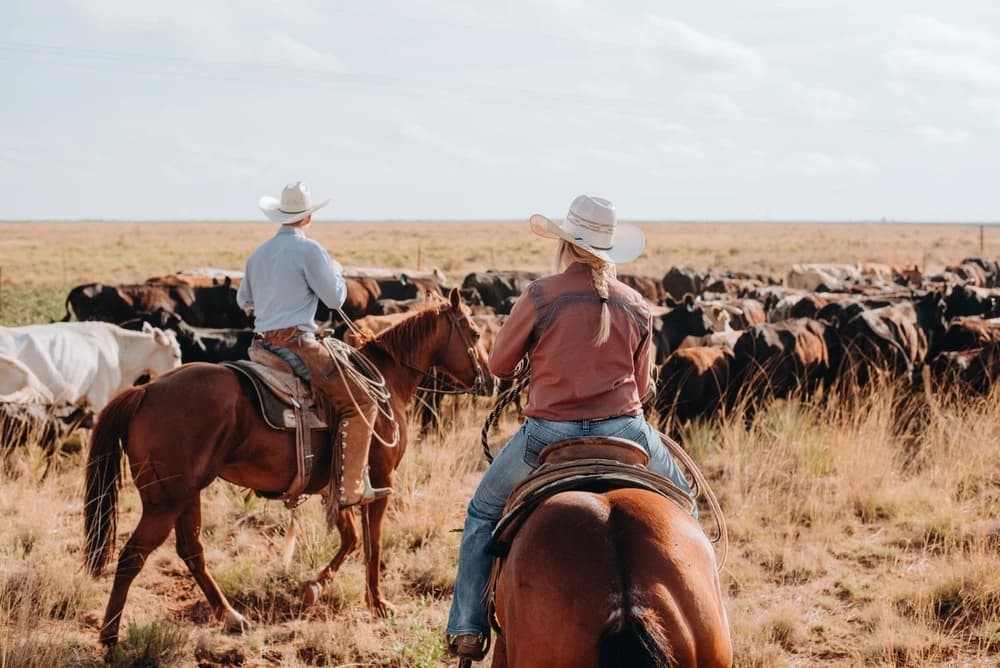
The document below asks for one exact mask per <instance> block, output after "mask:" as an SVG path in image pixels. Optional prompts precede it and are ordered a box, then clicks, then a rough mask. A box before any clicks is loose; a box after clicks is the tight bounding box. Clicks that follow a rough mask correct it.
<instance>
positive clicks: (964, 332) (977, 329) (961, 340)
mask: <svg viewBox="0 0 1000 668" xmlns="http://www.w3.org/2000/svg"><path fill="white" fill-rule="evenodd" d="M991 342H993V343H996V342H1000V321H992V320H983V319H982V318H980V317H978V316H960V317H958V318H952V320H951V321H950V322H949V323H948V329H947V330H946V331H945V333H944V336H943V337H942V339H941V342H940V344H939V345H938V346H936V350H937V351H941V352H945V351H950V352H955V351H960V350H972V349H974V348H980V347H982V346H984V345H986V344H987V343H991Z"/></svg>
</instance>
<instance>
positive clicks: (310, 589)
mask: <svg viewBox="0 0 1000 668" xmlns="http://www.w3.org/2000/svg"><path fill="white" fill-rule="evenodd" d="M321 593H323V588H322V587H320V586H319V583H318V582H306V583H305V584H303V585H302V607H303V608H311V607H312V606H314V605H316V601H318V600H319V595H320V594H321Z"/></svg>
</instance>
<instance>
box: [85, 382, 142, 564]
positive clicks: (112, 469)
mask: <svg viewBox="0 0 1000 668" xmlns="http://www.w3.org/2000/svg"><path fill="white" fill-rule="evenodd" d="M145 396H146V390H145V388H143V387H130V388H128V389H127V390H125V391H123V392H121V393H120V394H119V395H118V396H116V397H115V398H114V399H112V400H111V402H110V403H108V405H107V406H105V407H104V410H102V411H101V414H100V415H99V416H98V417H97V424H96V425H95V426H94V432H93V434H92V435H91V438H90V454H89V455H88V456H87V472H86V484H85V497H84V507H83V523H84V529H85V531H86V540H87V556H86V566H87V570H88V571H89V572H90V574H91V575H92V576H94V577H95V578H96V577H99V576H100V575H101V573H103V572H104V567H105V566H106V565H107V563H108V560H109V559H110V558H111V551H112V548H113V547H114V539H115V535H116V534H117V531H118V490H119V488H120V487H121V484H122V464H123V462H122V453H123V452H125V449H126V448H128V442H127V437H128V426H129V422H130V421H131V420H132V417H133V416H134V415H135V414H136V411H138V410H139V405H140V404H141V403H142V400H143V397H145Z"/></svg>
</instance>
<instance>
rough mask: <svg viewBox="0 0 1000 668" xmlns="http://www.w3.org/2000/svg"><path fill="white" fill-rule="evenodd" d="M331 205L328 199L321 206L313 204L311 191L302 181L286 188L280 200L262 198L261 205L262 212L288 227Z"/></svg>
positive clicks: (290, 184)
mask: <svg viewBox="0 0 1000 668" xmlns="http://www.w3.org/2000/svg"><path fill="white" fill-rule="evenodd" d="M329 203H330V200H328V199H327V200H323V201H322V202H320V203H319V204H313V203H312V196H311V195H310V194H309V189H308V188H306V187H305V185H304V184H303V183H302V181H296V182H295V183H289V184H288V185H287V186H285V189H284V190H282V191H281V199H280V200H278V199H275V198H274V197H268V196H267V195H265V196H264V197H261V198H260V203H259V204H260V210H261V211H263V212H264V215H266V216H267V217H268V218H270V219H271V220H273V221H274V222H276V223H281V224H282V225H288V224H289V223H297V222H298V221H300V220H302V219H303V218H305V217H306V216H308V215H310V214H312V212H313V211H316V210H317V209H322V208H323V207H324V206H326V205H327V204H329Z"/></svg>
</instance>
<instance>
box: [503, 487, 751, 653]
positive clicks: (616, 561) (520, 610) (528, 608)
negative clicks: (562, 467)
mask: <svg viewBox="0 0 1000 668" xmlns="http://www.w3.org/2000/svg"><path fill="white" fill-rule="evenodd" d="M715 563H716V562H715V555H714V553H713V551H712V546H711V544H710V543H709V541H708V539H707V538H706V537H705V534H704V533H703V532H702V530H701V527H700V526H699V525H698V523H697V521H695V520H694V519H693V518H692V517H691V516H690V515H689V514H687V512H685V511H684V510H681V509H680V508H678V507H677V506H676V505H675V504H674V503H673V502H672V501H670V500H669V499H667V498H665V497H663V496H660V495H659V494H656V493H654V492H650V491H647V490H642V489H615V490H611V491H608V492H604V493H593V492H582V491H572V492H562V493H559V494H556V495H554V496H552V497H550V498H548V499H546V500H545V501H543V502H542V503H541V504H540V505H539V506H538V508H536V509H535V510H534V511H533V512H532V513H531V515H530V516H529V517H528V518H527V520H525V523H524V525H523V526H522V527H521V529H520V531H519V532H518V534H517V536H516V537H515V538H514V541H513V544H512V545H511V550H510V553H509V555H508V556H507V561H506V562H505V563H504V565H503V569H502V570H501V572H500V577H499V580H498V582H497V591H496V599H495V606H496V616H497V621H498V622H499V625H500V627H501V628H502V629H503V632H502V633H501V634H499V637H498V639H497V641H496V648H495V650H494V652H493V666H494V668H496V667H500V666H510V667H512V668H521V667H523V666H547V667H549V668H557V667H560V666H565V667H567V668H568V667H570V666H572V667H573V668H586V667H590V666H593V667H594V668H597V667H602V668H603V667H610V666H622V667H624V666H629V667H630V668H644V667H648V668H667V667H668V666H671V667H672V666H706V667H707V666H712V667H715V666H731V665H732V661H733V650H732V643H731V640H730V636H729V621H728V618H727V617H726V611H725V609H724V608H723V607H722V591H721V587H720V584H719V578H718V575H717V573H716V569H715Z"/></svg>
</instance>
